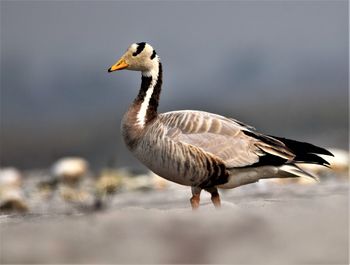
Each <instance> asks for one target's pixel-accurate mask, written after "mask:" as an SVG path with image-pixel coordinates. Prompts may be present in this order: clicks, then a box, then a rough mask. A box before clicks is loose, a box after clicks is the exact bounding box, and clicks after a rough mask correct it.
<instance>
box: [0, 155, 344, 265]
mask: <svg viewBox="0 0 350 265" xmlns="http://www.w3.org/2000/svg"><path fill="white" fill-rule="evenodd" d="M345 154H347V153H345ZM336 158H338V157H337V156H336ZM347 159H348V158H347ZM338 161H340V160H339V159H338ZM335 162H337V160H335V161H334V163H333V164H334V165H338V167H334V168H333V169H332V170H331V169H327V168H324V167H318V168H314V169H311V168H310V170H312V171H313V172H314V173H317V174H318V175H319V177H320V183H316V182H309V181H307V180H304V179H293V180H287V181H286V180H284V181H283V183H282V182H280V181H279V180H268V181H260V182H259V183H256V184H252V185H247V186H243V187H239V188H236V189H234V190H227V191H225V190H223V191H221V197H222V204H223V205H222V209H220V210H215V209H214V207H213V205H212V204H211V202H210V197H209V195H208V194H206V193H205V192H203V194H202V201H201V207H200V209H199V211H198V212H192V210H191V208H190V204H189V198H190V194H191V191H190V188H189V187H183V186H180V185H177V184H172V183H170V182H167V181H164V180H163V179H161V178H159V177H157V176H155V175H154V174H152V173H149V174H144V175H135V174H132V173H131V172H129V171H128V170H125V169H112V168H108V169H105V170H103V171H101V172H99V174H96V176H94V174H93V173H92V172H90V171H89V169H88V164H87V162H86V161H84V160H83V159H80V158H66V159H61V160H59V161H57V162H56V164H54V165H53V166H52V168H51V170H40V171H39V170H31V171H25V172H19V171H16V170H15V169H3V170H1V174H0V184H1V186H0V206H1V215H0V223H1V252H2V253H1V255H0V257H1V258H0V262H1V263H231V264H232V263H275V264H285V263H303V264H305V263H308V264H309V263H325V264H348V263H349V260H348V249H349V242H348V235H349V230H348V229H349V228H348V188H349V185H348V183H349V176H348V160H347V161H345V162H346V163H345V164H344V163H343V164H342V163H335ZM339 165H343V166H341V167H339Z"/></svg>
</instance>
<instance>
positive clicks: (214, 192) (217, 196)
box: [205, 187, 221, 208]
mask: <svg viewBox="0 0 350 265" xmlns="http://www.w3.org/2000/svg"><path fill="white" fill-rule="evenodd" d="M205 190H206V191H207V192H209V193H210V194H211V201H212V202H213V204H214V206H215V208H220V207H221V200H220V194H219V192H218V189H217V188H215V187H212V188H209V189H205Z"/></svg>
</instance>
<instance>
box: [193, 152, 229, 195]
mask: <svg viewBox="0 0 350 265" xmlns="http://www.w3.org/2000/svg"><path fill="white" fill-rule="evenodd" d="M206 164H207V171H208V178H207V179H206V180H204V181H203V182H202V183H200V184H199V187H200V188H202V189H205V188H210V187H214V186H216V185H220V184H224V183H226V182H227V181H228V176H229V174H228V172H227V171H226V167H225V165H224V164H222V163H220V162H218V161H215V160H212V159H210V158H208V157H206Z"/></svg>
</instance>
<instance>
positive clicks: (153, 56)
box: [151, 50, 157, 60]
mask: <svg viewBox="0 0 350 265" xmlns="http://www.w3.org/2000/svg"><path fill="white" fill-rule="evenodd" d="M156 55H157V53H156V51H155V50H153V52H152V55H151V60H153V59H154V58H156Z"/></svg>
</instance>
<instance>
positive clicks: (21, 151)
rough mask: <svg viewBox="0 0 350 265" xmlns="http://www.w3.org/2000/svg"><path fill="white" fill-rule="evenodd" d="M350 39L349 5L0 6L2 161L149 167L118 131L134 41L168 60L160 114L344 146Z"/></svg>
mask: <svg viewBox="0 0 350 265" xmlns="http://www.w3.org/2000/svg"><path fill="white" fill-rule="evenodd" d="M347 32H348V8H347V1H263V2H260V1H222V2H218V3H217V2H210V1H201V2H197V1H193V2H186V3H184V2H182V1H166V2H160V1H130V2H126V1H1V138H0V140H1V165H2V166H16V167H18V168H20V169H31V168H38V167H47V166H48V165H50V164H51V163H52V162H53V161H55V160H57V159H58V158H60V157H63V156H72V155H73V156H82V157H84V158H86V159H87V160H88V161H89V162H90V164H91V165H92V167H93V168H100V167H104V166H106V165H113V166H117V167H118V166H129V167H134V168H139V169H144V168H143V167H142V166H141V165H140V163H138V162H137V161H136V159H134V158H133V157H132V155H131V154H130V153H129V152H128V151H127V149H126V148H125V146H124V143H123V142H122V140H121V137H120V131H119V128H120V121H121V117H122V115H123V113H124V112H125V111H126V110H127V108H128V105H129V104H130V103H131V102H132V100H133V98H134V97H135V96H136V94H137V92H138V88H139V85H140V74H139V73H135V72H128V71H125V72H118V73H113V74H109V73H107V69H108V67H109V66H111V65H112V64H113V63H115V61H116V60H117V59H118V58H119V56H120V55H122V54H123V52H124V51H125V50H126V48H127V47H128V46H129V45H130V44H131V43H133V42H140V41H146V42H149V43H150V44H152V45H153V46H154V47H155V49H156V50H157V53H158V54H159V55H160V57H161V60H162V62H163V67H164V86H163V93H162V95H161V102H160V111H161V112H165V111H170V110H179V109H199V110H206V111H210V112H215V113H219V114H222V115H226V116H230V117H234V118H236V119H239V120H241V121H243V122H245V123H248V124H251V125H253V126H255V127H256V128H257V129H258V130H260V131H262V132H265V133H268V134H272V135H276V136H285V137H290V138H292V139H297V140H301V141H309V142H312V143H314V144H317V145H321V146H324V147H337V148H343V149H344V148H345V149H347V147H348V131H347V130H348V58H349V57H348V34H347Z"/></svg>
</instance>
